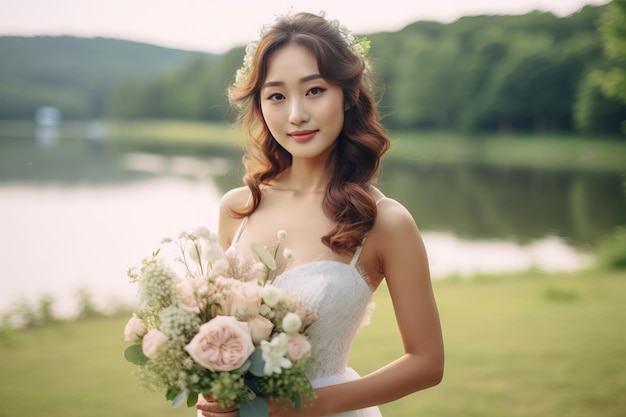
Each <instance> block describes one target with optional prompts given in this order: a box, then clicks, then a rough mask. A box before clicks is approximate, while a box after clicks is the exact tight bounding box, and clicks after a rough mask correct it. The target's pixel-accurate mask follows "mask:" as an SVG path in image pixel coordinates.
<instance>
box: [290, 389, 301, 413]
mask: <svg viewBox="0 0 626 417" xmlns="http://www.w3.org/2000/svg"><path fill="white" fill-rule="evenodd" d="M291 399H292V400H293V402H294V404H295V408H296V411H297V412H298V413H300V412H302V396H301V395H300V393H298V392H296V393H295V394H293V395H292V396H291Z"/></svg>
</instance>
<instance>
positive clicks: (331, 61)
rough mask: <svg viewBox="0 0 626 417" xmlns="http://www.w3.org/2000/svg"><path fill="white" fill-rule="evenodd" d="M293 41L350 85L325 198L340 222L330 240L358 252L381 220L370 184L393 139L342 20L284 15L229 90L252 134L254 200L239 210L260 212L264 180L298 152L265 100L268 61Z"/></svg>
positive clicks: (328, 75) (249, 178) (249, 162)
mask: <svg viewBox="0 0 626 417" xmlns="http://www.w3.org/2000/svg"><path fill="white" fill-rule="evenodd" d="M289 44H297V45H300V46H303V47H305V48H307V49H308V50H309V51H310V52H311V53H312V54H313V55H314V56H315V58H316V61H317V65H318V68H319V71H320V75H321V76H322V77H323V78H324V79H325V80H326V81H328V82H330V83H332V84H335V85H337V86H339V87H341V88H342V90H343V94H344V101H345V103H346V107H347V108H348V110H346V113H345V117H344V125H343V129H342V131H341V133H340V135H339V137H338V139H337V141H336V145H335V146H334V147H333V150H332V153H331V155H330V157H329V159H328V162H327V164H328V169H329V170H330V173H331V176H330V181H329V183H328V186H327V188H326V193H325V196H324V200H323V204H322V208H323V210H324V213H325V214H326V216H327V217H328V218H329V219H331V220H332V221H333V222H334V224H335V226H334V228H333V229H332V230H331V231H330V232H329V233H328V234H326V235H325V236H323V237H322V242H323V243H324V244H325V245H326V246H328V247H329V248H331V249H332V250H333V251H335V252H338V253H350V252H352V251H354V250H355V248H356V247H357V246H358V245H360V244H361V242H362V240H363V238H364V236H365V234H366V233H367V232H368V231H369V230H370V229H371V228H372V226H373V225H374V221H375V219H376V203H375V202H374V200H373V199H372V197H371V195H370V193H369V191H370V187H371V185H372V182H373V180H374V177H375V175H376V173H377V171H378V169H379V165H380V159H381V157H382V155H383V153H384V152H385V151H387V149H388V148H389V140H388V138H387V136H386V134H385V131H384V129H383V127H382V125H381V123H380V121H379V114H378V109H377V106H376V103H375V101H374V97H373V94H372V92H371V91H370V86H371V84H370V83H371V80H370V73H369V72H370V71H369V69H368V67H367V63H366V62H365V61H364V59H363V58H362V57H360V56H358V55H356V54H355V53H353V52H352V51H351V50H350V49H349V47H348V44H347V43H346V40H345V39H344V36H342V33H341V32H340V30H339V27H338V25H337V24H334V23H333V22H329V21H328V20H326V19H325V18H324V17H322V16H318V15H314V14H310V13H298V14H295V15H293V16H282V17H279V18H278V19H277V21H276V23H275V24H274V25H273V26H271V27H270V28H269V30H267V31H266V32H265V33H264V34H263V35H262V37H261V39H260V40H259V41H258V44H257V49H256V52H255V53H254V55H253V56H252V61H251V65H250V67H249V68H248V70H249V73H247V74H245V77H243V80H240V81H238V82H236V83H235V84H233V85H232V86H231V87H230V88H229V89H228V95H229V99H230V101H231V103H232V104H234V105H235V106H236V107H237V108H238V109H239V111H240V112H239V118H238V121H239V123H240V124H241V125H242V126H243V127H244V131H245V133H246V135H247V136H248V139H249V140H248V144H249V145H248V152H247V154H246V156H245V157H244V165H245V167H246V174H245V176H244V178H243V179H244V183H245V184H246V185H247V186H248V187H249V188H250V190H251V193H252V203H251V205H249V206H247V207H243V208H241V209H240V210H238V211H236V215H238V216H240V217H244V216H247V215H250V214H251V213H253V212H254V211H255V210H256V209H257V207H258V206H259V204H260V203H261V198H262V193H261V186H262V184H265V183H268V182H269V181H271V180H273V179H275V178H276V177H277V176H279V175H280V174H281V173H282V172H283V171H285V170H286V169H287V168H288V167H289V166H291V161H292V159H291V154H289V153H288V152H287V151H286V150H285V149H284V148H282V147H281V146H280V145H279V144H278V142H276V141H275V140H274V138H273V137H272V135H271V133H270V131H269V129H268V128H267V126H266V124H265V121H264V119H263V114H262V112H261V104H260V90H261V86H262V85H263V82H264V81H265V78H266V76H267V69H268V61H269V59H270V57H271V55H272V54H273V53H274V52H275V51H277V50H279V49H280V48H282V47H284V46H286V45H289Z"/></svg>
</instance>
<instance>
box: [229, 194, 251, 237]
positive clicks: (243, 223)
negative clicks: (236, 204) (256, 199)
mask: <svg viewBox="0 0 626 417" xmlns="http://www.w3.org/2000/svg"><path fill="white" fill-rule="evenodd" d="M251 201H252V193H250V196H249V197H248V201H247V202H246V206H248V205H249V204H250V202H251ZM248 217H249V216H246V217H244V218H243V219H242V220H241V223H239V227H238V228H237V231H236V232H235V236H233V241H232V242H231V243H230V246H231V247H233V246H234V245H236V244H237V242H239V238H240V237H241V233H242V232H243V229H244V228H245V227H246V224H247V223H248Z"/></svg>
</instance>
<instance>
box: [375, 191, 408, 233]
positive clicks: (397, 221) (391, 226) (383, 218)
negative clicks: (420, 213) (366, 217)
mask: <svg viewBox="0 0 626 417" xmlns="http://www.w3.org/2000/svg"><path fill="white" fill-rule="evenodd" d="M374 227H375V229H376V233H381V234H382V236H385V237H392V236H398V234H400V235H401V234H403V233H406V232H409V233H416V232H417V233H419V232H418V230H417V225H416V223H415V220H414V219H413V216H412V215H411V213H410V212H409V210H407V208H406V207H405V206H404V205H402V204H401V203H399V202H398V201H396V200H394V199H392V198H384V199H383V200H381V201H380V203H379V204H378V214H377V216H376V224H375V226H374Z"/></svg>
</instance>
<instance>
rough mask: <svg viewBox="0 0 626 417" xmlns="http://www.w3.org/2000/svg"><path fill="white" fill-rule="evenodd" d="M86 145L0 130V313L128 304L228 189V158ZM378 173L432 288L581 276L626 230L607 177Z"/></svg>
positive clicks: (402, 169) (231, 164)
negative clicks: (169, 242)
mask: <svg viewBox="0 0 626 417" xmlns="http://www.w3.org/2000/svg"><path fill="white" fill-rule="evenodd" d="M0 133H1V132H0ZM96 136H97V135H96ZM96 142H97V141H89V140H80V139H72V140H68V139H60V140H59V141H58V142H57V143H55V144H54V145H53V146H50V147H41V146H38V145H37V141H36V140H35V138H32V137H31V138H30V139H25V138H13V139H11V138H7V137H6V136H5V137H4V138H3V137H2V135H1V134H0V230H2V231H3V233H2V237H1V238H0V254H1V255H0V256H1V257H2V260H3V261H2V262H0V277H2V279H1V281H0V312H3V311H6V310H7V309H8V308H9V307H10V306H11V305H13V304H14V303H15V302H16V301H17V300H20V299H24V300H27V301H29V302H36V301H37V300H38V299H40V298H41V297H42V296H43V295H44V294H50V295H52V296H53V297H54V299H55V300H56V308H57V310H58V313H59V314H61V315H63V314H65V315H71V314H72V313H73V312H74V308H75V301H76V296H75V294H76V292H77V291H78V290H80V289H87V290H88V291H89V292H90V293H92V294H94V295H95V296H96V299H95V301H96V304H98V305H99V306H105V305H108V306H111V305H116V304H118V303H119V302H132V301H133V300H134V290H135V289H134V287H133V286H132V285H130V284H129V283H128V282H127V278H126V270H127V268H128V267H129V266H132V265H136V264H137V262H138V261H139V260H140V258H141V257H144V256H146V255H147V254H149V253H151V252H152V251H153V250H154V249H155V246H156V245H157V244H158V242H160V240H161V239H162V238H163V237H165V236H170V235H172V234H175V233H177V232H179V231H180V230H182V229H185V228H192V227H195V226H198V225H201V224H203V225H207V226H209V227H211V228H215V223H216V220H217V205H218V200H219V198H220V196H221V194H222V193H223V192H224V191H225V190H226V189H228V188H231V187H233V186H235V185H237V184H238V181H239V170H238V168H237V167H238V166H239V161H240V159H239V156H236V157H232V158H231V159H228V158H226V157H224V156H219V157H217V156H216V155H215V154H212V153H206V154H203V155H196V156H195V157H190V156H189V155H182V154H176V153H175V154H173V155H164V154H156V153H148V152H145V151H140V150H136V151H124V152H122V153H120V152H118V151H117V150H116V149H114V148H112V147H111V146H107V144H106V143H104V144H103V143H100V144H96ZM383 168H384V169H383V181H382V188H383V190H384V191H385V193H386V194H387V195H389V196H390V197H392V198H397V199H398V200H400V201H402V202H403V203H405V204H406V205H407V207H408V208H409V210H410V211H411V212H412V214H413V215H414V216H415V218H416V220H417V222H418V225H419V226H420V228H421V230H422V232H423V235H424V239H425V242H426V245H427V248H428V252H429V258H430V262H431V270H432V274H433V277H434V278H439V277H444V276H449V275H459V276H465V275H470V274H475V273H481V272H490V273H506V272H513V271H519V270H526V269H529V268H536V269H543V270H547V271H573V270H577V269H580V268H584V267H586V266H588V265H589V264H590V263H591V262H592V261H593V259H592V257H591V256H590V254H589V246H590V244H591V243H592V242H593V240H594V239H596V238H597V237H598V236H602V235H603V234H604V233H607V232H608V231H610V230H611V229H612V228H613V227H614V226H615V225H617V224H623V223H626V218H625V217H626V202H625V201H624V196H623V194H622V192H621V189H620V187H621V184H620V181H621V178H619V176H616V175H604V174H588V173H559V172H531V171H524V170H513V169H497V170H487V169H485V168H480V167H467V166H461V167H443V166H436V165H429V166H423V165H419V164H418V165H415V164H404V163H397V162H394V163H392V164H391V163H389V164H388V163H386V164H385V165H384V167H383Z"/></svg>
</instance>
